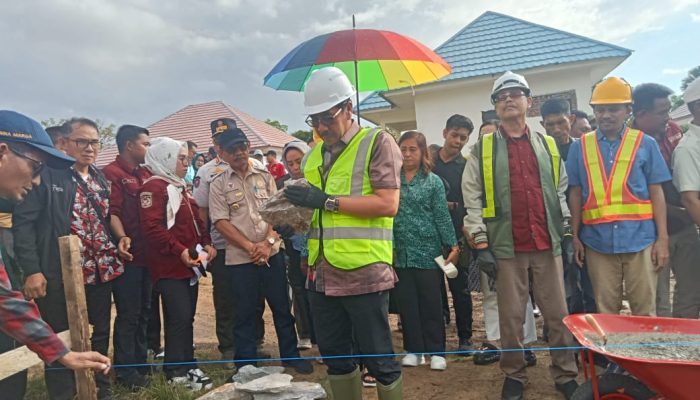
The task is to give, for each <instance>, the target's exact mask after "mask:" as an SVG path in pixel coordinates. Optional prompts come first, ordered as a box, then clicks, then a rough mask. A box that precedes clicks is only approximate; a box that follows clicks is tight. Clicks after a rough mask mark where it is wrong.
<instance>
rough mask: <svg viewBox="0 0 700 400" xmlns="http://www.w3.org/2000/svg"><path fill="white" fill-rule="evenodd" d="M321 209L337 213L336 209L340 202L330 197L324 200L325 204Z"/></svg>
mask: <svg viewBox="0 0 700 400" xmlns="http://www.w3.org/2000/svg"><path fill="white" fill-rule="evenodd" d="M323 208H324V209H325V210H326V211H330V212H338V209H339V208H340V200H338V198H337V197H335V196H331V197H329V198H327V199H326V202H325V203H324V204H323Z"/></svg>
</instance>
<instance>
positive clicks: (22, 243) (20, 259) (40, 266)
mask: <svg viewBox="0 0 700 400" xmlns="http://www.w3.org/2000/svg"><path fill="white" fill-rule="evenodd" d="M90 173H91V174H92V175H93V177H95V178H96V179H97V180H98V182H99V183H100V185H101V186H103V187H109V184H108V183H107V180H106V179H105V177H104V175H103V174H102V173H101V172H100V171H99V170H97V169H96V168H93V167H90ZM74 174H75V172H74V171H73V169H72V168H68V169H60V170H59V169H52V168H45V169H44V171H42V173H41V184H40V185H39V186H38V187H36V188H34V190H32V191H31V192H30V193H29V195H28V196H27V198H26V199H25V200H24V201H23V202H22V203H20V204H19V205H17V206H16V207H15V210H14V213H13V214H12V234H13V235H14V240H15V254H16V257H17V263H18V264H19V265H20V266H21V268H22V271H23V272H24V276H25V277H27V276H29V275H31V274H35V273H37V272H41V273H43V274H44V276H45V277H46V280H48V281H51V280H52V279H59V282H60V279H62V275H61V255H60V253H59V251H58V238H59V237H61V236H66V235H69V234H70V224H71V216H72V215H73V203H74V202H75V194H76V192H77V190H78V184H77V183H76V181H75V180H74V179H73V177H74ZM107 228H108V229H109V227H107Z"/></svg>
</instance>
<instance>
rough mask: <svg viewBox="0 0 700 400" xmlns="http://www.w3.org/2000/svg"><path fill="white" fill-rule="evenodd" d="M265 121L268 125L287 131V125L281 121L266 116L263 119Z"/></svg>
mask: <svg viewBox="0 0 700 400" xmlns="http://www.w3.org/2000/svg"><path fill="white" fill-rule="evenodd" d="M265 123H266V124H268V125H270V126H274V127H275V128H277V129H279V130H281V131H282V132H287V129H289V126H287V125H284V124H282V123H281V122H279V121H278V120H276V119H269V118H268V119H266V120H265Z"/></svg>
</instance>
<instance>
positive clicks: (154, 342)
mask: <svg viewBox="0 0 700 400" xmlns="http://www.w3.org/2000/svg"><path fill="white" fill-rule="evenodd" d="M150 308H151V312H150V314H149V315H148V323H147V325H146V345H147V347H148V349H150V350H153V352H154V353H156V354H158V353H160V352H161V351H162V348H161V347H160V331H161V327H162V326H161V320H160V312H161V306H160V292H159V291H158V287H157V285H152V289H151V307H150Z"/></svg>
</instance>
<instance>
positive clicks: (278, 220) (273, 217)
mask: <svg viewBox="0 0 700 400" xmlns="http://www.w3.org/2000/svg"><path fill="white" fill-rule="evenodd" d="M287 186H306V187H309V186H311V184H310V183H309V182H308V181H307V180H306V179H304V178H302V179H293V180H289V181H287V182H285V187H287ZM258 212H260V216H261V217H262V219H263V220H264V221H265V222H267V223H269V224H271V225H283V224H287V225H291V226H292V228H294V231H295V232H297V233H302V232H307V231H308V230H309V227H310V226H311V217H313V215H314V210H313V209H311V208H307V207H297V206H295V205H294V204H292V203H290V202H289V200H287V198H286V197H285V196H284V190H280V191H278V192H277V193H275V194H274V195H272V197H270V198H269V199H268V200H267V201H266V202H264V203H263V204H262V205H261V206H260V208H259V209H258Z"/></svg>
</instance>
